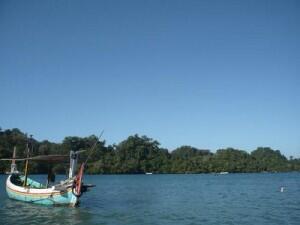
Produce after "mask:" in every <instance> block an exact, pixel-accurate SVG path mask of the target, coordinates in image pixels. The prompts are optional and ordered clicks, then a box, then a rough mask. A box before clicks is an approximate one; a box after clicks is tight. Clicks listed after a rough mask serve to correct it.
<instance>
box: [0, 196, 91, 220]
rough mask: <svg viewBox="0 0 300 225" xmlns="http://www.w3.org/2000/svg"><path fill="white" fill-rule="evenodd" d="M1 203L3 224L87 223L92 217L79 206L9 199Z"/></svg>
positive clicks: (0, 210)
mask: <svg viewBox="0 0 300 225" xmlns="http://www.w3.org/2000/svg"><path fill="white" fill-rule="evenodd" d="M3 205H5V208H4V207H2V208H1V209H0V215H1V217H2V218H1V220H3V219H4V221H3V222H5V224H20V222H21V224H51V225H53V224H65V225H67V224H85V223H87V224H89V221H90V220H91V218H92V215H91V214H90V213H89V212H88V211H86V210H84V209H80V208H73V207H62V206H43V205H35V204H31V203H25V202H20V201H15V200H10V199H6V200H5V201H4V204H3ZM1 220H0V221H1ZM1 224H4V223H1Z"/></svg>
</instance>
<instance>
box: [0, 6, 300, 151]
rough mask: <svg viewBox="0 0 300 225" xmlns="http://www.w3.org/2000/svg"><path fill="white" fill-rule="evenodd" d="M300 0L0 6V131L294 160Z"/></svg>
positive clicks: (298, 141) (299, 138)
mask: <svg viewBox="0 0 300 225" xmlns="http://www.w3.org/2000/svg"><path fill="white" fill-rule="evenodd" d="M299 27H300V3H299V1H262V0H259V1H237V0H236V1H221V0H220V1H214V0H213V1H211V0H209V1H198V0H195V1H192V0H189V1H183V0H180V1H176V0H161V1H158V0H154V1H150V0H149V1H141V0H136V1H132V0H128V1H121V0H119V1H118V0H114V1H108V0H107V1H76V0H75V1H1V2H0V103H1V104H0V126H1V127H2V128H3V129H8V128H14V127H17V128H20V129H21V130H22V131H24V132H28V133H30V134H33V135H34V137H35V138H37V139H38V140H43V139H48V140H50V141H56V142H61V141H62V140H63V138H64V137H65V136H70V135H78V136H87V135H91V134H99V133H100V132H101V130H102V129H105V134H104V138H105V139H106V140H107V142H108V143H109V144H112V143H118V142H119V141H122V140H124V139H125V138H127V137H128V136H129V135H132V134H135V133H138V134H141V135H143V134H145V135H147V136H149V137H152V138H154V139H157V140H159V141H160V143H161V145H162V146H163V147H166V148H168V149H170V150H172V149H174V148H176V147H178V146H181V145H192V146H195V147H198V148H206V149H211V150H212V151H215V150H216V149H218V148H224V147H235V148H240V149H244V150H247V151H251V150H254V149H255V148H256V147H257V146H270V147H272V148H274V149H279V150H281V152H282V153H284V154H285V155H286V156H290V155H293V156H296V157H300V132H299V131H300V73H299V72H300V28H299Z"/></svg>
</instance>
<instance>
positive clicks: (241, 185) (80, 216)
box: [0, 173, 300, 225]
mask: <svg viewBox="0 0 300 225" xmlns="http://www.w3.org/2000/svg"><path fill="white" fill-rule="evenodd" d="M32 177H34V178H36V179H38V180H41V179H42V178H44V177H43V176H39V175H38V176H32ZM58 178H59V177H58ZM61 178H62V177H61ZM5 179H6V176H5V175H1V176H0V185H1V189H0V224H1V225H4V224H14V225H19V224H39V225H40V224H51V225H54V224H64V225H67V224H111V225H118V224H128V225H144V224H147V225H148V224H149V225H150V224H151V225H155V224H159V225H177V224H178V225H181V224H182V225H185V224H190V225H192V224H218V225H219V224H238V225H240V224H249V225H253V224H254V225H260V224H263V225H276V224H278V225H284V224H290V225H293V224H295V225H299V224H300V173H277V174H228V175H218V176H216V175H212V174H200V175H95V176H86V177H85V181H86V182H88V183H94V184H96V185H97V187H96V188H94V189H93V190H92V191H91V192H89V193H86V194H85V195H83V197H82V198H81V204H80V207H78V208H70V207H49V206H39V205H33V204H30V203H23V202H18V201H14V200H10V199H8V198H7V196H6V192H5ZM282 186H284V187H285V188H284V192H280V188H281V187H282Z"/></svg>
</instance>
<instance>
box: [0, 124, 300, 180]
mask: <svg viewBox="0 0 300 225" xmlns="http://www.w3.org/2000/svg"><path fill="white" fill-rule="evenodd" d="M95 142H98V145H97V149H96V151H94V153H93V155H92V157H91V160H90V163H89V165H88V168H87V171H88V172H89V173H94V174H95V173H96V174H98V173H101V174H124V173H145V172H153V173H211V172H216V173H217V172H222V171H227V172H232V173H236V172H263V171H268V172H285V171H300V159H293V157H290V158H289V159H287V158H286V157H285V156H284V155H282V154H281V153H280V151H278V150H276V151H275V150H272V149H271V148H268V147H267V148H265V147H259V148H257V149H256V150H254V151H252V152H251V153H250V154H249V153H248V152H246V151H243V150H238V149H233V148H227V149H220V150H218V151H217V152H216V153H212V152H211V151H210V150H201V149H197V148H194V147H191V146H181V147H179V148H177V149H175V150H174V151H172V152H170V151H168V150H167V149H163V148H161V147H160V144H159V143H158V142H157V141H155V140H153V139H151V138H148V137H146V136H138V135H134V136H130V137H128V138H127V139H126V140H124V141H122V142H121V143H119V144H118V145H108V146H107V145H105V141H99V140H98V139H97V137H96V136H94V135H92V136H89V137H84V138H81V137H66V138H65V139H64V140H63V142H62V143H59V144H58V143H52V142H49V141H41V142H39V141H37V140H34V139H31V141H30V145H31V146H32V151H31V153H30V154H31V155H40V154H43V155H44V154H46V155H48V154H69V151H70V149H72V150H74V151H78V150H82V149H89V148H90V147H91V146H92V145H93V144H94V143H95ZM26 143H28V137H27V136H26V134H24V133H22V132H21V131H20V130H19V129H11V130H9V129H8V130H4V131H2V130H0V158H9V157H11V156H12V151H13V147H14V146H16V147H17V157H18V158H20V157H25V155H26V154H25V147H26ZM86 156H87V152H85V153H83V154H82V155H81V159H85V158H86ZM9 164H10V162H6V161H1V162H0V173H4V172H5V171H7V170H8V169H9ZM20 164H21V165H18V167H19V169H21V168H23V165H22V163H20ZM48 167H49V165H48V164H45V163H39V164H36V163H33V162H32V163H31V164H30V170H31V172H32V173H46V172H47V170H48V169H49V168H48ZM67 167H68V164H67V163H66V164H56V165H54V168H53V169H54V170H55V171H56V172H57V173H65V171H66V169H67Z"/></svg>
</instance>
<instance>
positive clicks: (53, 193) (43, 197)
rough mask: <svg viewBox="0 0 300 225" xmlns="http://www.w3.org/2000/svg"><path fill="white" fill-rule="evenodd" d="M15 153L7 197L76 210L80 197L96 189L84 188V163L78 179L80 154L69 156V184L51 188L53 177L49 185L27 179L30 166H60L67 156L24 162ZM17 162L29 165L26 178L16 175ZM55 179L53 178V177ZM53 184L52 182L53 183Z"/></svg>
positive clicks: (52, 156) (71, 153) (59, 184)
mask: <svg viewBox="0 0 300 225" xmlns="http://www.w3.org/2000/svg"><path fill="white" fill-rule="evenodd" d="M15 151H16V149H14V154H13V158H12V159H1V160H11V161H12V163H11V171H10V174H9V176H8V178H7V180H6V192H7V194H8V197H9V198H11V199H15V200H20V201H24V202H31V203H37V204H43V205H71V206H76V205H78V203H79V198H80V197H81V195H82V194H83V193H84V192H86V191H88V188H90V187H94V185H90V184H83V174H84V167H85V163H82V164H81V166H80V169H79V171H78V173H77V174H76V175H75V170H76V167H77V160H78V155H79V153H80V152H74V151H71V152H70V168H69V174H68V177H67V179H66V180H63V181H61V182H60V183H58V184H55V185H52V186H49V183H50V180H51V176H49V175H48V180H47V184H46V185H43V184H41V183H39V182H37V181H35V180H33V179H30V178H29V177H28V173H27V171H28V162H29V161H40V162H44V163H45V162H47V163H49V162H52V163H53V162H60V161H64V160H65V159H68V157H69V156H68V155H42V156H41V155H40V156H35V157H27V158H24V159H16V158H15V155H16V154H15ZM16 161H26V164H25V165H26V166H25V174H24V175H23V174H21V173H19V172H18V171H17V167H16ZM52 178H53V177H52ZM52 181H53V180H52Z"/></svg>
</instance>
